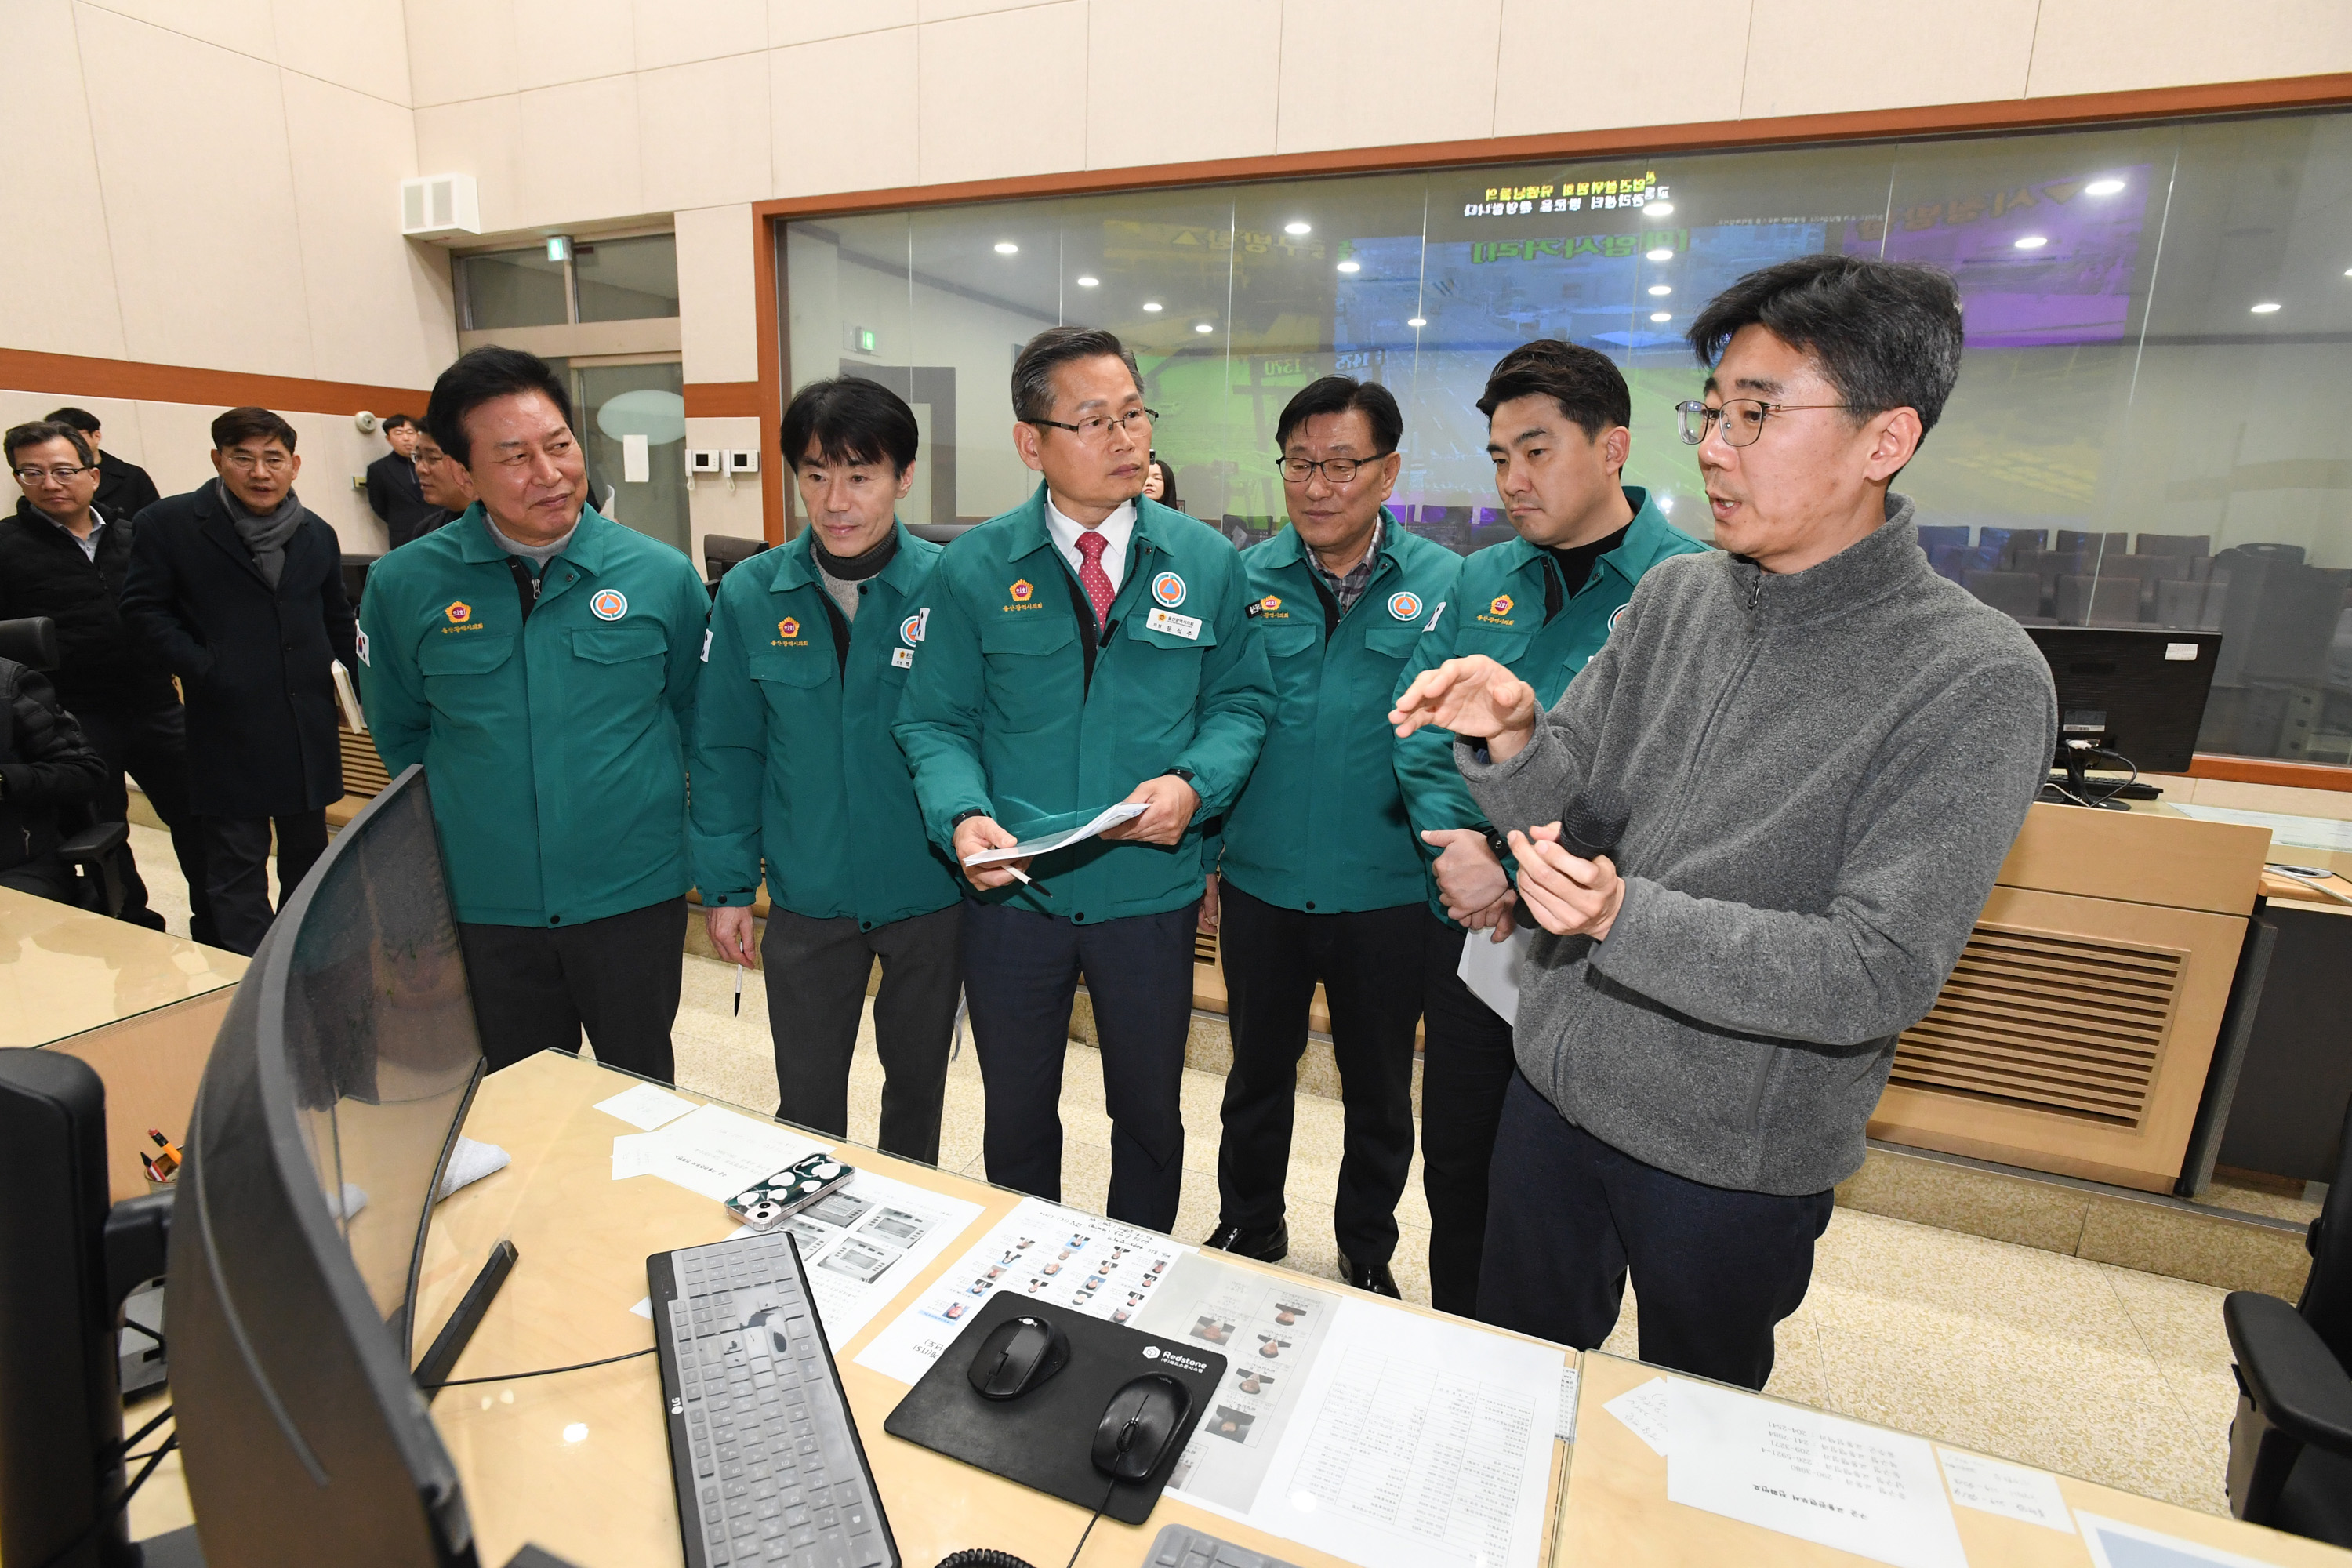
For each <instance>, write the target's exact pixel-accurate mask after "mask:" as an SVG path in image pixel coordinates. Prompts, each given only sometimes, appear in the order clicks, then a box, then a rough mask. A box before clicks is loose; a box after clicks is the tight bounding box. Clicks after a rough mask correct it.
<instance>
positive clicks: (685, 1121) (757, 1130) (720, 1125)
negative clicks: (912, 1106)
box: [614, 1105, 824, 1204]
mask: <svg viewBox="0 0 2352 1568" xmlns="http://www.w3.org/2000/svg"><path fill="white" fill-rule="evenodd" d="M640 1136H642V1137H644V1138H646V1139H648V1140H651V1142H646V1144H644V1145H643V1146H642V1147H643V1148H644V1150H645V1151H646V1153H647V1155H648V1156H649V1158H648V1159H647V1160H646V1174H649V1175H655V1176H659V1177H660V1178H661V1179H662V1180H664V1181H666V1182H669V1183H672V1184H675V1185H677V1186H681V1187H684V1188H685V1189H686V1190H687V1191H688V1192H690V1193H698V1194H701V1195H702V1196H704V1197H706V1198H709V1199H711V1200H712V1201H713V1202H716V1203H722V1204H723V1203H725V1202H726V1201H727V1200H728V1199H729V1198H731V1197H733V1196H734V1195H735V1194H737V1193H740V1192H741V1191H742V1190H743V1189H744V1188H745V1187H748V1186H750V1185H751V1184H752V1183H754V1182H756V1181H758V1180H759V1179H760V1178H761V1177H762V1176H770V1175H773V1174H774V1173H777V1172H778V1171H781V1170H782V1169H783V1168H784V1167H785V1166H787V1165H789V1164H791V1163H793V1161H795V1160H800V1159H805V1158H806V1157H807V1156H809V1155H811V1154H814V1153H816V1152H819V1151H820V1150H822V1149H823V1148H824V1144H822V1143H818V1142H814V1141H812V1140H810V1139H807V1138H803V1137H802V1136H801V1135H800V1134H798V1133H796V1132H788V1131H785V1130H784V1129H782V1127H779V1126H777V1125H776V1124H775V1123H774V1122H772V1121H753V1120H752V1119H751V1117H748V1116H745V1115H743V1114H741V1113H740V1111H733V1110H727V1109H725V1108H724V1107H722V1106H717V1105H705V1106H700V1107H698V1108H697V1109H696V1110H694V1111H693V1112H691V1113H690V1114H688V1115H686V1116H681V1117H679V1118H678V1119H677V1121H673V1122H671V1123H669V1124H668V1125H667V1126H666V1127H664V1128H663V1129H662V1130H661V1131H658V1132H647V1133H643V1134H641V1135H640ZM614 1142H619V1140H618V1139H615V1140H614Z"/></svg>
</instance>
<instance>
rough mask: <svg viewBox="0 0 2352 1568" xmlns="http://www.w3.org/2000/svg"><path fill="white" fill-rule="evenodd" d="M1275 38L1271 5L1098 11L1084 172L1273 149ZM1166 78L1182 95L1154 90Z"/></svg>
mask: <svg viewBox="0 0 2352 1568" xmlns="http://www.w3.org/2000/svg"><path fill="white" fill-rule="evenodd" d="M1281 42H1282V7H1281V5H1279V4H1276V0H1193V3H1192V4H1188V5H1182V6H1171V7H1168V8H1165V9H1162V8H1160V7H1156V6H1145V5H1097V6H1096V7H1095V8H1094V10H1093V13H1092V21H1091V25H1090V26H1089V28H1088V31H1087V167H1088V168H1094V169H1118V168H1128V167H1131V166H1133V165H1136V164H1139V163H1191V162H1192V161H1194V160H1196V159H1202V158H1248V157H1256V156H1261V155H1264V154H1265V153H1272V152H1273V151H1274V148H1275V110H1276V98H1277V94H1278V92H1279V89H1280V85H1281V79H1282V61H1281V54H1280V46H1281ZM1172 82H1181V83H1183V84H1184V90H1182V91H1181V92H1163V91H1160V90H1157V89H1158V88H1159V86H1160V84H1163V83H1172Z"/></svg>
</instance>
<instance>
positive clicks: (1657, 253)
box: [1650, 245, 1675, 261]
mask: <svg viewBox="0 0 2352 1568" xmlns="http://www.w3.org/2000/svg"><path fill="white" fill-rule="evenodd" d="M1674 258H1675V253H1674V252H1673V251H1671V250H1668V249H1667V248H1666V247H1664V246H1663V245H1662V246H1660V247H1658V248H1657V249H1655V250H1654V251H1652V252H1650V259H1651V260H1653V261H1672V260H1673V259H1674Z"/></svg>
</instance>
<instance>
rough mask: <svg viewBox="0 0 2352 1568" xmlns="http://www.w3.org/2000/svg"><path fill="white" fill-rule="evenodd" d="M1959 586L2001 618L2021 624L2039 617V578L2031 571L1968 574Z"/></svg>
mask: <svg viewBox="0 0 2352 1568" xmlns="http://www.w3.org/2000/svg"><path fill="white" fill-rule="evenodd" d="M1961 586H1962V587H1965V588H1966V589H1968V591H1969V593H1971V594H1974V595H1976V596H1977V597H1978V598H1979V599H1982V600H1983V601H1984V602H1985V603H1986V604H1988V605H1991V606H1992V607H1993V608H1994V609H1996V610H1999V611H2000V612H2001V613H2002V614H2003V615H2006V616H2013V617H2014V618H2016V619H2018V620H2021V621H2030V620H2035V619H2038V618H2040V616H2041V615H2042V579H2041V578H2040V577H2038V576H2036V575H2035V574H2033V573H2031V572H1983V571H1974V570H1972V571H1969V572H1967V573H1965V574H1962V577H1961Z"/></svg>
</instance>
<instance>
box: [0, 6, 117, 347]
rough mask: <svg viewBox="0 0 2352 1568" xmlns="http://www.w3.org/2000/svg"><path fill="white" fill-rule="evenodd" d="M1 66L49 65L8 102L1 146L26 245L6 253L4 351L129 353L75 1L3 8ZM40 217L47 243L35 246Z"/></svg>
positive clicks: (1, 102) (18, 76)
mask: <svg viewBox="0 0 2352 1568" xmlns="http://www.w3.org/2000/svg"><path fill="white" fill-rule="evenodd" d="M0 59H8V60H20V61H25V60H39V61H42V62H45V63H44V65H43V66H42V68H39V69H37V70H18V71H14V72H12V73H10V80H9V83H8V90H7V91H6V92H5V94H0V146H4V147H5V148H7V149H8V153H7V156H8V175H7V181H6V190H7V193H8V195H7V199H8V203H9V205H11V206H12V207H14V208H15V209H16V218H15V226H16V232H17V235H18V240H17V243H16V244H13V245H5V246H0V343H5V344H7V345H8V346H9V347H11V348H21V349H38V350H41V351H42V352H44V353H68V354H103V355H109V356H114V357H120V356H121V353H122V312H121V307H120V306H119V305H118V304H117V302H116V300H115V292H114V258H113V256H112V254H111V253H110V250H109V248H108V246H107V234H106V202H105V197H104V194H103V192H102V191H101V190H100V186H99V180H98V152H97V149H96V147H95V146H94V145H93V143H92V142H91V139H90V126H89V96H88V94H87V92H86V91H85V89H84V88H83V86H82V73H81V68H80V46H79V42H78V41H77V39H76V37H75V36H74V16H73V6H72V4H71V0H8V4H6V5H0ZM32 214H38V215H39V222H38V225H37V231H38V233H39V235H40V243H39V244H37V245H36V244H30V243H26V240H27V239H28V237H29V236H30V235H31V234H32V233H33V232H34V231H35V226H34V225H33V224H31V223H29V222H28V221H27V220H28V217H29V216H30V215H32Z"/></svg>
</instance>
